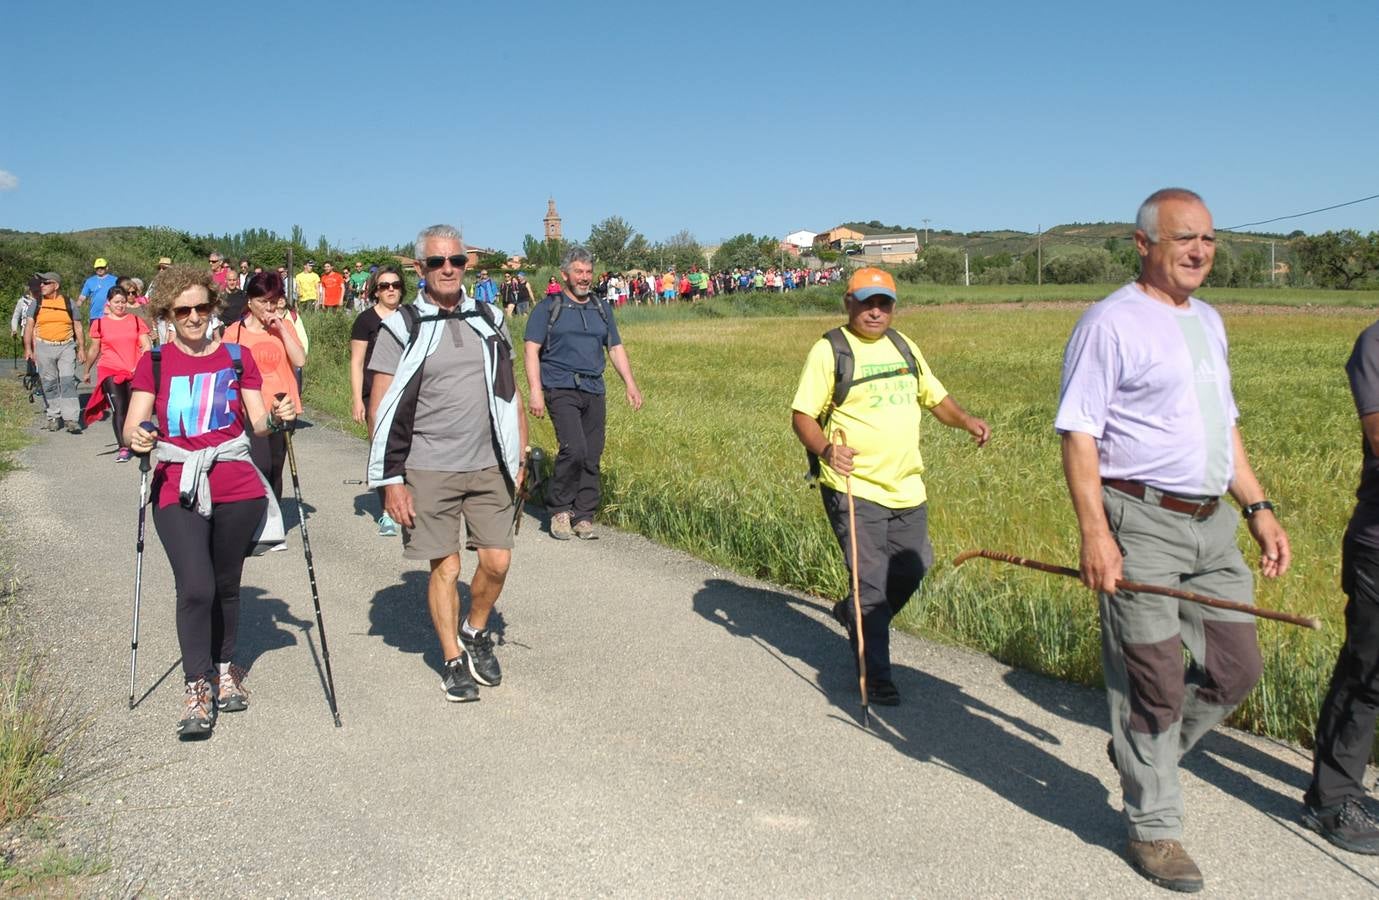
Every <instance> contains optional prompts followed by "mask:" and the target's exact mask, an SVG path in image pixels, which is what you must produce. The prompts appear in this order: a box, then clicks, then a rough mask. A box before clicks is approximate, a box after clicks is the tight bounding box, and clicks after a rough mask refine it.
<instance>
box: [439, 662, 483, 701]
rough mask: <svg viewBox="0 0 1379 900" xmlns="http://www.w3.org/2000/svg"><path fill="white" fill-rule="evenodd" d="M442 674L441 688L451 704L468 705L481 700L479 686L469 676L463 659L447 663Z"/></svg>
mask: <svg viewBox="0 0 1379 900" xmlns="http://www.w3.org/2000/svg"><path fill="white" fill-rule="evenodd" d="M442 672H443V674H442V675H441V687H442V688H444V689H445V699H446V700H449V701H450V702H451V703H468V702H469V701H471V700H478V699H479V686H478V685H477V684H475V683H474V678H473V676H471V675H470V674H469V668H468V667H467V666H465V664H464V658H463V657H461V658H459V659H457V660H455V661H454V662H448V663H446V664H445V668H444V669H443V670H442Z"/></svg>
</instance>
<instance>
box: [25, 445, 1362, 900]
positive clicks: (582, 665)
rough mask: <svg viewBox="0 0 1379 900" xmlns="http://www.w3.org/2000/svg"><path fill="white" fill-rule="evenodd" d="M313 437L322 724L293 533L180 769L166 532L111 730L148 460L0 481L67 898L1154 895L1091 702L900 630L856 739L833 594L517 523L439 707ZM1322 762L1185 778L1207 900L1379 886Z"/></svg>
mask: <svg viewBox="0 0 1379 900" xmlns="http://www.w3.org/2000/svg"><path fill="white" fill-rule="evenodd" d="M296 442H297V443H296V449H297V454H298V464H299V466H300V469H301V475H302V492H303V494H304V496H305V499H306V502H307V504H308V527H309V533H310V536H311V542H312V549H313V551H314V556H315V566H316V574H317V578H318V581H319V585H320V592H321V603H322V607H323V609H324V614H325V627H326V636H327V638H328V640H329V647H330V651H331V661H332V663H333V668H334V674H335V683H336V686H337V688H338V690H339V702H340V709H341V715H342V720H343V727H342V728H338V729H337V728H335V727H334V725H333V723H332V721H331V716H330V713H329V710H328V708H327V703H326V696H325V692H324V686H323V677H322V670H321V666H320V651H321V635H320V633H319V631H318V629H317V627H316V622H315V616H314V613H313V609H312V601H311V594H310V591H309V588H308V582H307V576H306V567H305V564H304V560H303V555H302V552H301V540H300V533H299V532H297V531H295V530H294V531H293V532H292V533H291V535H290V538H289V540H290V545H291V549H290V551H289V552H286V553H272V554H268V555H267V556H265V557H261V558H254V559H250V560H249V561H248V562H247V563H246V565H245V570H244V587H243V598H244V602H243V605H242V610H243V614H242V624H241V628H240V634H241V638H240V651H239V662H240V663H241V664H242V665H244V666H245V667H246V668H248V669H249V670H250V677H249V679H248V682H247V685H248V687H249V688H250V689H251V691H252V702H251V707H250V709H249V710H248V711H246V712H243V713H235V714H226V715H223V716H222V717H221V719H220V722H219V724H218V725H217V727H216V729H215V732H214V735H213V736H212V737H211V738H210V739H209V740H206V741H203V742H196V743H183V742H180V741H178V740H177V739H176V737H175V736H174V724H175V722H176V720H177V718H178V717H179V712H180V705H181V694H182V690H181V680H180V666H179V654H178V649H177V643H176V634H175V631H174V628H173V591H172V581H171V572H170V569H169V567H168V564H167V560H166V557H165V556H164V555H163V552H162V548H161V545H160V544H159V543H158V541H157V538H156V537H154V536H153V529H152V525H151V523H150V528H149V533H150V539H149V545H148V551H147V553H146V558H145V566H144V592H143V627H142V633H141V635H140V650H139V678H138V693H139V694H140V701H139V703H138V704H137V706H136V708H135V709H134V710H133V711H131V710H129V709H128V708H127V693H128V674H129V673H128V661H129V627H130V621H129V620H130V611H131V605H132V588H133V571H134V529H135V517H136V507H137V502H138V501H137V498H138V469H137V466H136V465H134V464H125V465H120V464H116V463H115V461H114V456H113V453H114V445H113V443H112V442H111V436H110V431H109V426H108V424H106V423H101V424H99V425H97V426H95V427H93V428H92V429H90V430H89V431H88V432H87V433H86V434H84V435H81V436H79V437H78V436H71V435H67V434H65V433H57V434H48V433H42V434H40V435H39V436H38V438H37V440H36V443H34V444H33V445H32V446H31V447H30V448H29V449H27V450H26V451H25V452H24V453H23V454H22V456H21V462H22V464H23V469H22V470H21V471H17V472H14V473H12V474H11V475H10V476H9V477H8V478H6V480H5V481H4V482H3V485H4V487H3V491H0V516H2V517H3V518H2V519H0V520H2V521H3V522H4V523H6V524H5V531H6V532H8V536H7V538H6V544H7V545H8V546H9V547H10V548H13V549H15V550H17V551H18V553H17V556H18V558H17V565H18V569H19V571H18V575H19V577H20V579H21V583H22V595H21V599H20V603H21V604H22V609H23V612H24V619H25V622H26V624H27V627H28V630H29V632H30V634H31V635H32V636H33V639H34V642H35V646H37V647H38V648H39V649H40V650H41V651H42V652H43V653H44V654H45V655H46V657H47V660H48V665H49V667H50V669H51V671H53V672H54V673H55V674H57V675H58V676H60V678H61V680H62V681H63V682H64V683H66V684H67V685H69V686H70V687H71V688H72V689H73V690H74V691H75V692H76V696H77V699H78V702H79V704H80V705H81V707H82V708H84V709H89V711H90V714H91V716H92V720H91V725H90V728H89V730H88V737H89V742H88V745H89V751H88V752H89V758H88V760H87V765H88V768H89V771H90V772H91V773H93V774H94V777H93V778H92V779H90V780H89V781H86V782H84V783H82V784H81V785H79V786H78V787H77V788H76V789H75V790H74V791H73V793H72V794H71V796H69V797H68V798H67V799H66V800H65V801H63V803H62V804H61V805H60V810H61V816H62V820H63V821H64V823H65V824H64V826H63V829H62V833H63V835H64V839H65V840H68V841H70V842H72V843H74V844H76V845H77V846H81V847H87V848H91V849H92V850H93V851H94V852H97V853H99V854H104V855H106V856H107V858H108V859H109V862H110V870H109V872H107V873H106V874H105V875H102V876H100V877H99V878H97V879H95V880H94V881H93V882H92V883H90V884H88V885H86V886H85V887H84V888H83V890H89V891H90V892H91V893H95V894H108V895H121V894H135V893H141V894H146V895H149V896H170V895H186V896H203V897H220V896H255V897H260V896H261V897H284V896H325V895H331V896H337V897H364V896H403V895H406V896H441V895H454V894H463V895H471V894H473V895H498V896H553V895H565V896H568V895H575V896H590V895H623V896H683V895H689V894H698V895H748V896H767V895H771V896H863V895H865V896H924V897H938V896H955V897H956V896H963V897H966V896H1003V897H1012V896H1020V897H1068V896H1117V897H1137V896H1164V895H1165V894H1164V892H1162V891H1160V890H1159V889H1157V888H1155V887H1153V886H1152V885H1150V884H1149V883H1148V882H1146V881H1144V880H1142V879H1141V878H1140V877H1139V876H1138V875H1136V874H1135V873H1134V872H1133V871H1132V870H1131V869H1130V867H1129V865H1128V864H1127V863H1126V862H1125V860H1124V857H1123V845H1124V828H1123V826H1122V823H1121V818H1120V792H1119V787H1118V783H1117V780H1116V776H1115V773H1114V771H1113V770H1112V769H1111V767H1110V765H1109V763H1108V761H1107V759H1106V753H1105V744H1106V731H1105V727H1106V726H1105V719H1106V711H1105V703H1104V700H1103V698H1102V696H1101V694H1100V693H1099V692H1096V691H1092V690H1088V689H1085V688H1080V687H1074V686H1070V685H1066V684H1062V683H1059V682H1056V681H1052V680H1049V679H1046V678H1042V677H1039V676H1035V675H1031V674H1029V673H1025V672H1021V671H1017V670H1012V669H1009V668H1007V667H1005V666H1002V665H1000V664H998V663H996V662H993V661H992V660H990V659H988V658H986V657H983V656H979V655H975V654H972V653H968V652H965V651H962V650H957V649H953V648H950V647H944V646H940V645H935V644H932V643H928V642H925V641H921V640H917V639H914V638H911V637H909V636H905V635H897V636H896V637H895V638H894V641H893V653H894V657H895V662H896V681H897V684H898V686H899V688H900V690H901V691H902V693H903V695H904V703H903V705H901V706H899V707H897V708H878V709H873V716H872V725H871V728H870V729H869V730H866V729H863V728H862V727H861V726H860V723H859V716H858V712H859V710H858V704H857V698H856V681H855V677H854V675H853V672H852V664H851V662H850V659H849V655H848V648H847V642H846V640H845V639H844V637H843V635H842V633H841V630H840V629H839V628H838V627H837V626H836V625H835V624H834V623H833V622H832V621H831V619H830V618H829V616H828V614H827V609H826V606H825V604H824V602H823V601H821V600H818V599H815V598H809V597H804V596H801V595H798V594H795V593H791V592H788V591H784V590H781V589H779V588H776V587H773V586H771V585H769V584H764V583H761V582H757V581H754V580H752V579H749V578H744V577H741V576H738V575H734V574H732V573H728V572H725V571H722V570H720V569H717V568H715V567H713V566H711V565H708V564H706V563H704V562H701V561H699V560H696V559H693V558H691V557H689V556H686V555H684V554H682V553H679V552H676V551H673V550H668V549H666V548H664V547H660V546H657V545H655V544H653V543H650V542H648V541H646V540H644V539H643V538H641V537H639V536H636V535H631V534H622V533H616V532H609V531H608V530H606V529H605V530H603V536H602V538H601V539H600V540H598V541H594V542H580V541H570V542H568V543H561V542H557V541H554V540H552V539H551V538H550V537H549V534H548V533H547V532H546V530H545V522H544V521H543V520H542V519H540V518H538V517H536V516H535V515H528V516H527V517H526V519H525V522H524V525H523V528H522V531H521V534H520V535H519V536H518V540H517V549H516V551H515V554H514V562H513V567H512V572H511V575H510V577H509V580H508V583H507V587H506V590H505V591H504V593H503V596H502V598H501V600H500V601H499V606H498V614H497V616H495V618H494V620H493V621H494V626H495V628H496V630H498V631H499V633H500V634H501V639H502V644H501V646H500V647H499V650H498V652H499V657H500V659H501V661H502V664H503V667H504V680H503V684H502V685H501V686H500V687H497V688H491V689H490V688H485V689H483V693H482V699H481V701H480V702H478V703H469V704H449V703H446V702H445V701H444V699H443V696H442V692H441V688H440V676H439V666H440V663H441V660H440V656H439V653H438V649H437V644H436V641H435V637H434V634H433V633H432V630H431V625H430V620H429V618H428V616H427V613H426V607H425V602H424V586H425V581H426V572H425V566H424V565H418V564H413V563H410V562H407V561H405V560H403V559H402V557H401V547H400V541H399V540H397V539H384V538H379V537H377V536H376V534H375V530H374V527H373V523H372V516H374V515H376V507H375V505H374V502H373V500H372V498H371V496H370V495H369V494H368V492H366V491H365V489H364V488H362V487H360V486H358V485H348V484H345V483H344V480H345V479H349V478H359V477H362V474H363V467H364V454H365V449H364V445H363V443H362V442H360V441H358V440H356V439H354V438H351V437H348V436H346V435H344V434H341V433H339V432H335V431H331V430H328V429H327V428H324V427H317V428H310V429H306V430H304V431H302V432H300V433H299V434H298V435H297V438H296ZM287 493H288V499H286V500H285V501H284V512H285V513H286V514H287V518H288V520H289V522H293V521H295V520H296V512H295V509H294V503H293V502H292V500H291V490H290V486H289V489H288V492H287ZM472 569H473V557H472V555H469V556H467V557H466V559H465V562H464V571H465V575H464V576H463V579H464V580H466V581H467V579H468V574H469V573H470V572H471V571H472ZM1263 627H1265V628H1270V627H1281V626H1276V625H1264V626H1263ZM1309 765H1310V760H1309V757H1308V756H1307V755H1306V754H1305V753H1304V752H1302V751H1300V750H1299V749H1297V748H1295V747H1290V746H1287V745H1282V744H1278V743H1275V742H1270V741H1265V740H1260V739H1257V738H1253V737H1249V736H1246V735H1243V734H1240V733H1236V732H1231V731H1221V732H1218V733H1214V734H1212V735H1210V736H1209V737H1208V738H1207V739H1206V740H1205V741H1204V742H1203V743H1202V745H1201V746H1200V747H1199V748H1198V749H1197V750H1195V751H1194V752H1193V754H1191V755H1190V756H1189V757H1188V759H1186V760H1185V761H1184V772H1183V789H1184V794H1185V797H1186V803H1187V810H1188V821H1187V833H1186V836H1185V844H1186V846H1187V847H1188V849H1189V851H1190V852H1191V853H1192V854H1193V856H1194V857H1195V858H1196V860H1197V861H1198V863H1199V864H1200V865H1201V867H1202V869H1203V871H1204V873H1205V875H1206V878H1207V891H1208V892H1209V893H1213V894H1216V895H1218V896H1231V897H1248V896H1261V897H1262V896H1286V895H1292V896H1303V895H1318V894H1325V895H1326V896H1328V897H1348V896H1357V897H1358V896H1373V895H1374V893H1375V891H1376V890H1379V861H1376V860H1375V859H1372V858H1363V857H1357V856H1352V855H1349V854H1345V853H1343V852H1342V851H1339V850H1334V849H1332V848H1331V847H1330V845H1328V844H1326V843H1325V842H1323V841H1321V840H1320V839H1319V838H1318V837H1317V836H1316V835H1313V834H1312V833H1310V832H1308V831H1306V830H1305V829H1303V828H1302V827H1301V826H1300V825H1299V824H1298V823H1297V813H1298V810H1299V798H1300V796H1301V793H1302V791H1303V789H1304V787H1305V786H1306V782H1307V777H1308V769H1309Z"/></svg>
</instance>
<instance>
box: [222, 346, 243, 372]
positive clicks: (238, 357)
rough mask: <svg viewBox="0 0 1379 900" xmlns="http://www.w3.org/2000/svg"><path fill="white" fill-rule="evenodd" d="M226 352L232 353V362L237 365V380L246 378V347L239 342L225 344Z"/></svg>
mask: <svg viewBox="0 0 1379 900" xmlns="http://www.w3.org/2000/svg"><path fill="white" fill-rule="evenodd" d="M224 346H225V352H226V353H229V354H230V362H231V363H233V364H234V367H235V380H236V381H240V380H242V379H243V378H244V348H243V347H241V346H240V345H239V344H225V345H224Z"/></svg>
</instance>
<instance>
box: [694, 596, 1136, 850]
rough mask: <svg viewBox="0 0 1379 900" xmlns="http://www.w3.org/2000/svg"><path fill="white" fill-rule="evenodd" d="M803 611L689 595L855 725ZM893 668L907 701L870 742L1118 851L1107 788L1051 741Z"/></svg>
mask: <svg viewBox="0 0 1379 900" xmlns="http://www.w3.org/2000/svg"><path fill="white" fill-rule="evenodd" d="M808 609H812V610H815V611H817V612H820V613H822V612H824V608H823V606H822V605H819V604H813V603H810V602H808V601H805V600H802V599H800V598H798V597H793V596H790V595H788V594H782V593H779V592H777V591H771V590H763V589H757V588H747V587H743V586H742V585H739V584H736V583H734V582H731V581H727V580H724V579H710V580H708V581H706V582H705V583H704V586H703V587H702V588H701V589H700V590H699V591H698V592H697V593H696V594H695V596H694V610H695V612H697V613H698V614H699V615H701V616H703V617H704V618H705V619H708V620H709V621H711V622H714V623H715V624H718V625H721V626H722V627H723V628H725V629H727V630H728V631H729V632H730V633H731V634H734V635H738V636H740V637H744V638H747V639H749V640H752V641H753V642H755V643H756V644H757V645H758V646H760V647H761V648H762V650H764V651H765V652H766V653H768V654H770V655H771V656H773V657H775V658H776V659H777V660H778V661H779V662H780V663H781V665H783V666H785V667H786V668H787V669H789V670H790V671H791V672H792V673H793V674H794V675H795V676H796V677H798V678H800V679H801V680H803V681H805V682H806V683H808V684H809V685H810V686H812V687H813V688H814V689H815V690H818V691H819V692H820V693H822V694H824V695H825V696H827V697H828V698H829V699H830V700H831V701H832V702H833V703H834V704H835V705H837V706H838V708H839V709H840V710H842V711H844V712H845V713H846V715H847V717H848V718H849V719H852V720H855V717H856V715H857V710H858V701H857V680H856V679H857V676H856V666H855V663H854V662H853V660H852V657H851V654H850V651H849V649H848V643H847V639H846V638H845V637H844V636H843V634H842V633H841V630H838V629H834V628H832V627H830V626H828V625H826V624H824V623H823V622H821V621H819V620H818V619H816V618H814V617H813V616H812V615H810V614H808V613H806V612H805V610H808ZM801 664H802V665H801ZM892 668H893V672H894V678H895V683H896V687H898V688H899V689H900V692H901V695H902V696H903V697H904V701H903V703H902V705H900V706H898V707H891V708H877V707H872V718H873V725H872V728H871V733H872V734H874V735H875V736H876V737H878V738H880V739H882V740H884V741H886V742H887V743H889V744H890V745H891V746H893V747H894V748H895V749H896V750H897V751H899V752H900V753H904V754H905V755H906V756H909V757H911V758H913V759H916V760H918V761H920V762H928V763H932V764H934V765H939V766H943V767H945V768H947V769H949V770H951V771H954V772H957V773H959V774H961V775H964V776H966V777H968V778H970V779H972V780H973V781H975V782H977V783H979V784H982V785H984V786H985V787H986V788H987V789H989V790H990V791H991V792H992V793H994V794H997V795H999V796H1001V797H1003V798H1005V799H1006V800H1008V801H1009V802H1011V803H1013V804H1015V805H1016V806H1018V807H1020V808H1021V809H1023V810H1025V811H1026V812H1028V813H1030V814H1032V815H1035V816H1038V817H1039V818H1041V819H1043V820H1044V821H1046V822H1049V823H1051V824H1053V825H1057V826H1059V827H1060V828H1063V829H1065V830H1067V831H1069V832H1071V833H1072V834H1074V835H1076V836H1077V837H1078V838H1079V839H1080V840H1082V841H1084V842H1085V843H1088V844H1092V845H1095V846H1099V847H1104V848H1106V849H1108V850H1111V851H1112V852H1119V849H1120V846H1121V844H1122V842H1123V840H1124V828H1123V826H1122V825H1121V823H1120V815H1119V813H1118V812H1117V811H1116V810H1114V809H1112V807H1111V806H1110V804H1109V803H1108V802H1107V799H1108V798H1107V791H1106V788H1105V787H1104V786H1103V785H1102V784H1101V782H1100V781H1099V780H1097V779H1096V778H1093V777H1092V776H1091V775H1089V774H1087V773H1085V772H1081V771H1078V770H1077V769H1074V768H1073V767H1071V766H1069V765H1068V764H1067V763H1065V762H1063V761H1062V760H1060V759H1059V758H1058V757H1056V756H1054V755H1053V754H1052V753H1051V752H1049V751H1048V750H1046V749H1045V748H1044V746H1041V745H1048V746H1057V745H1058V744H1059V741H1058V738H1057V737H1055V736H1054V735H1052V734H1049V733H1048V732H1046V731H1044V730H1043V729H1042V728H1039V727H1038V726H1037V725H1034V724H1032V723H1030V722H1027V721H1025V720H1024V719H1022V718H1020V717H1018V716H1015V715H1012V714H1010V713H1007V712H1005V711H1004V710H1001V709H999V708H997V707H994V706H991V705H990V704H988V703H985V702H983V701H981V700H979V699H977V698H975V697H972V696H971V695H969V694H967V693H966V692H965V691H964V690H963V689H962V688H961V687H960V686H959V685H956V684H954V683H952V682H949V681H945V680H943V679H941V678H937V677H935V676H934V675H931V674H929V673H927V672H922V671H920V670H918V669H915V668H912V667H910V666H906V665H903V664H899V663H896V664H894V665H893V667H892Z"/></svg>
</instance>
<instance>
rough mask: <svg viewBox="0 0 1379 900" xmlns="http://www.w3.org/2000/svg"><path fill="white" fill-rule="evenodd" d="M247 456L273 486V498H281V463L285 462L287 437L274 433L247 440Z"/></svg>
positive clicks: (277, 432) (254, 436)
mask: <svg viewBox="0 0 1379 900" xmlns="http://www.w3.org/2000/svg"><path fill="white" fill-rule="evenodd" d="M249 456H250V457H251V458H252V459H253V460H254V465H256V466H258V467H259V471H260V472H262V473H263V477H264V478H267V479H268V483H269V484H270V485H272V486H273V496H274V497H277V498H278V499H279V500H281V499H282V498H283V463H285V462H287V435H286V434H284V433H283V432H281V431H275V432H273V433H272V434H269V435H267V436H266V437H259V436H258V435H253V436H251V437H250V438H249Z"/></svg>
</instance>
